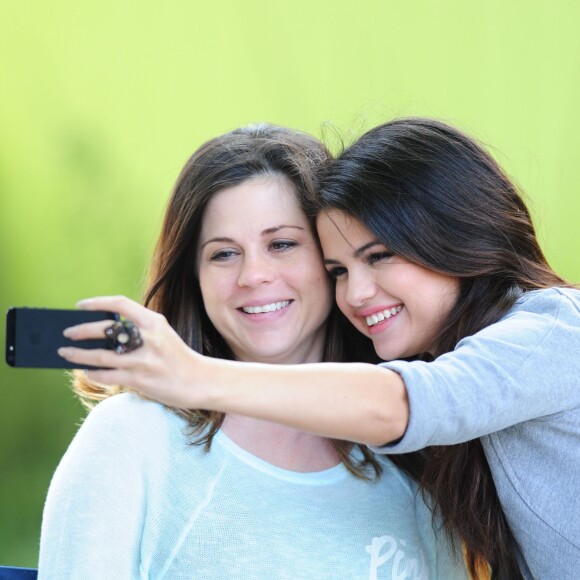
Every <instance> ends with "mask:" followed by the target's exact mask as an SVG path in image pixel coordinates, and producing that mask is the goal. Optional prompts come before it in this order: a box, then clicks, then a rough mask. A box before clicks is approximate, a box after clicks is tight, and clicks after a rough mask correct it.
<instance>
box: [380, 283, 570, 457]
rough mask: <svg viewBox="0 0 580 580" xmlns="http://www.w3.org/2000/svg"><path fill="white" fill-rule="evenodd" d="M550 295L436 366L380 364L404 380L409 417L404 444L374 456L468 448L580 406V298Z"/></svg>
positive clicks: (464, 342)
mask: <svg viewBox="0 0 580 580" xmlns="http://www.w3.org/2000/svg"><path fill="white" fill-rule="evenodd" d="M546 292H549V295H544V296H540V297H538V298H537V299H536V300H535V302H536V304H534V303H533V302H534V300H531V301H530V302H531V303H532V304H529V305H527V306H526V307H525V308H515V309H514V310H513V311H512V312H511V313H510V314H509V315H508V316H506V317H505V318H504V319H502V320H500V321H499V322H497V323H495V324H493V325H491V326H489V327H487V328H485V329H484V330H482V331H481V332H478V333H477V334H475V335H473V336H471V337H468V338H465V339H463V340H462V341H460V342H459V343H458V345H457V347H456V349H455V350H454V351H452V352H450V353H447V354H445V355H442V356H441V357H439V358H438V359H437V360H435V361H433V362H430V363H427V362H420V361H414V362H404V361H393V362H388V363H382V366H384V367H386V368H389V369H391V370H394V371H396V372H397V373H399V374H400V375H401V377H402V378H403V380H404V382H405V385H406V387H407V391H408V395H409V404H410V411H411V412H410V419H409V425H408V427H407V430H406V432H405V435H404V436H403V438H402V439H401V440H400V441H398V442H397V443H396V444H392V445H386V446H384V447H380V448H378V449H376V451H378V452H381V453H405V452H409V451H414V450H417V449H422V448H423V447H427V446H430V445H451V444H456V443H462V442H464V441H468V440H470V439H474V438H476V437H481V436H483V435H487V434H489V433H493V432H495V431H499V430H501V429H505V428H507V427H510V426H512V425H515V424H517V423H521V422H524V421H529V420H533V419H538V418H541V417H546V416H549V415H553V414H555V413H559V412H565V411H567V410H570V409H573V408H575V407H578V406H580V316H579V313H578V300H576V301H573V300H570V299H569V297H567V296H566V295H562V294H560V293H559V292H558V291H556V290H551V291H546Z"/></svg>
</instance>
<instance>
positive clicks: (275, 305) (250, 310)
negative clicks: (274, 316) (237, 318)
mask: <svg viewBox="0 0 580 580" xmlns="http://www.w3.org/2000/svg"><path fill="white" fill-rule="evenodd" d="M288 304H290V300H284V301H283V302H272V304H264V305H262V306H244V307H243V308H242V310H243V311H244V312H245V313H247V314H262V313H263V312H274V311H275V310H282V308H286V306H288Z"/></svg>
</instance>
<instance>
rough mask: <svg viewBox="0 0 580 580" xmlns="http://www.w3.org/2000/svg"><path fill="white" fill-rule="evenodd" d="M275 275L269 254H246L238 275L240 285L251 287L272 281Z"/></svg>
mask: <svg viewBox="0 0 580 580" xmlns="http://www.w3.org/2000/svg"><path fill="white" fill-rule="evenodd" d="M274 275H275V273H274V269H273V267H272V264H271V263H270V261H269V260H268V258H267V256H260V255H245V256H244V259H243V260H242V265H241V269H240V274H239V276H238V286H240V287H244V286H246V287H250V288H252V287H254V286H259V285H260V284H264V283H267V282H271V281H272V280H273V278H274Z"/></svg>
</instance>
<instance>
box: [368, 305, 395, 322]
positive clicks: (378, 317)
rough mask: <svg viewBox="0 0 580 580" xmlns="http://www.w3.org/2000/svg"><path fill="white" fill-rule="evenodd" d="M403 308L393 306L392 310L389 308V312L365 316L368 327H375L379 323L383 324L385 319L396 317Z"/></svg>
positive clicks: (383, 311)
mask: <svg viewBox="0 0 580 580" xmlns="http://www.w3.org/2000/svg"><path fill="white" fill-rule="evenodd" d="M402 308H403V307H402V306H401V305H400V304H399V306H393V307H392V308H388V309H387V310H382V311H381V312H376V313H375V314H371V315H370V316H365V320H366V323H367V325H368V326H374V325H375V324H378V323H379V322H382V321H383V320H385V319H387V320H388V319H389V318H391V316H395V314H398V313H399V312H401V310H402Z"/></svg>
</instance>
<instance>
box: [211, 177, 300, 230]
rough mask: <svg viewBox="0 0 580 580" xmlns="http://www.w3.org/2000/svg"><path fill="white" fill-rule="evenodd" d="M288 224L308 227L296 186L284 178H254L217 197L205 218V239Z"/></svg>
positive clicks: (212, 199) (228, 188) (212, 201)
mask: <svg viewBox="0 0 580 580" xmlns="http://www.w3.org/2000/svg"><path fill="white" fill-rule="evenodd" d="M288 220H291V221H292V222H297V223H298V224H299V225H301V226H304V225H305V224H306V223H308V219H307V217H306V215H305V213H304V212H303V211H302V208H301V207H300V202H299V200H298V194H297V192H296V188H295V187H294V185H293V184H292V183H291V182H290V181H288V180H287V179H286V178H284V177H278V176H271V175H267V176H260V177H254V178H251V179H248V180H246V181H243V182H242V183H240V184H238V185H235V186H233V187H227V188H224V189H222V190H220V191H218V192H217V193H215V194H214V195H213V197H212V198H211V200H210V201H209V202H208V204H207V206H206V208H205V211H204V214H203V219H202V228H201V238H204V237H207V236H211V235H214V234H215V233H216V231H219V232H221V233H222V234H223V235H225V234H226V233H228V231H230V230H256V229H257V230H260V231H261V230H263V229H267V228H270V227H273V226H278V225H281V224H282V223H286V222H288Z"/></svg>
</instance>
